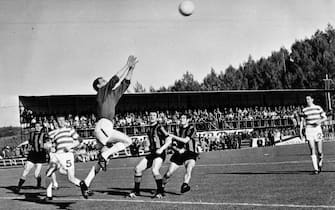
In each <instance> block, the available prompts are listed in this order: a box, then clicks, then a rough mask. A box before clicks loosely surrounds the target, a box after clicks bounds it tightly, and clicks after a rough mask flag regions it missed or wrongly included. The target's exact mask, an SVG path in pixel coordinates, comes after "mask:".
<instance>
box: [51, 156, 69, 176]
mask: <svg viewBox="0 0 335 210" xmlns="http://www.w3.org/2000/svg"><path fill="white" fill-rule="evenodd" d="M49 155H50V163H56V164H57V169H58V171H59V173H61V174H67V172H68V171H69V170H71V171H74V155H73V153H72V152H64V153H50V154H49Z"/></svg>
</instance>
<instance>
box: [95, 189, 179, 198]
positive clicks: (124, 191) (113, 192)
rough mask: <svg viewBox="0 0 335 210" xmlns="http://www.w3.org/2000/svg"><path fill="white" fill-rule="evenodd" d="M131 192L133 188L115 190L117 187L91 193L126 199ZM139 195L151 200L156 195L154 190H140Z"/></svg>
mask: <svg viewBox="0 0 335 210" xmlns="http://www.w3.org/2000/svg"><path fill="white" fill-rule="evenodd" d="M132 190H133V188H117V187H113V188H108V189H107V190H93V192H98V193H104V194H108V195H116V196H122V197H127V196H128V195H129V193H130V192H131V191H132ZM140 193H141V195H140V196H141V197H149V198H151V197H152V196H154V194H155V193H156V189H150V188H142V189H141V190H140ZM143 193H145V194H143ZM148 194H150V195H148ZM165 194H170V195H181V194H179V193H175V192H170V191H165Z"/></svg>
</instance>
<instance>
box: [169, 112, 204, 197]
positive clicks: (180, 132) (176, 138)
mask: <svg viewBox="0 0 335 210" xmlns="http://www.w3.org/2000/svg"><path fill="white" fill-rule="evenodd" d="M195 135H196V129H195V127H194V126H193V125H191V124H189V119H188V118H187V116H186V115H185V114H183V115H181V117H180V127H179V128H178V129H177V130H176V132H175V135H173V134H170V136H171V137H172V138H173V142H172V149H173V150H174V154H173V155H172V156H171V159H170V162H171V163H170V166H169V169H168V171H167V172H166V173H165V175H164V177H163V186H165V185H166V184H167V182H168V180H169V178H170V177H171V176H172V174H173V173H174V172H175V171H176V170H177V169H178V168H179V166H181V165H184V166H185V169H186V171H185V175H184V182H183V184H182V186H181V189H180V192H181V193H185V192H187V191H189V190H190V189H191V187H190V186H189V183H190V180H191V174H192V169H193V168H194V166H195V162H196V160H197V157H198V153H197V150H196V148H197V143H196V140H195Z"/></svg>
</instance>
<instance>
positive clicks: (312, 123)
mask: <svg viewBox="0 0 335 210" xmlns="http://www.w3.org/2000/svg"><path fill="white" fill-rule="evenodd" d="M306 103H307V106H306V107H305V108H304V109H303V110H302V112H303V115H302V120H301V124H300V137H301V139H306V140H307V141H308V146H309V149H310V152H311V159H312V164H313V168H314V172H313V174H319V173H320V172H321V168H322V163H323V158H324V157H323V150H322V140H323V134H322V128H321V123H322V122H324V121H326V120H327V116H326V113H325V112H324V111H323V109H322V108H321V107H320V106H318V105H315V104H314V99H313V97H312V96H310V95H307V96H306ZM304 128H305V133H304V132H303V131H304Z"/></svg>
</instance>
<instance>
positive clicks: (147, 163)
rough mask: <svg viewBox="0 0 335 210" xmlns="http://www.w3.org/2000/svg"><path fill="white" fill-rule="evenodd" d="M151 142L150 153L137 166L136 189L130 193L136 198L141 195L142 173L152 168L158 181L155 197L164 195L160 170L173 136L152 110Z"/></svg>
mask: <svg viewBox="0 0 335 210" xmlns="http://www.w3.org/2000/svg"><path fill="white" fill-rule="evenodd" d="M148 137H149V142H150V147H149V148H150V154H149V155H147V156H146V157H144V158H143V159H142V160H141V161H140V162H139V163H138V164H137V165H136V167H135V175H134V182H135V186H134V190H133V191H132V192H131V193H130V194H129V197H131V198H135V197H136V196H138V195H140V184H141V179H142V173H143V172H144V171H145V170H147V169H149V168H151V171H152V175H153V176H154V179H155V181H156V185H157V192H156V194H155V196H154V197H155V198H162V197H163V195H164V190H163V182H162V175H161V174H160V172H159V170H160V168H161V166H162V164H163V162H164V160H165V157H166V149H167V148H168V146H169V145H170V144H171V143H172V139H171V137H169V134H168V133H167V131H166V130H165V129H164V127H163V126H162V125H161V124H160V123H159V122H158V119H157V113H156V112H150V128H149V132H148Z"/></svg>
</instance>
